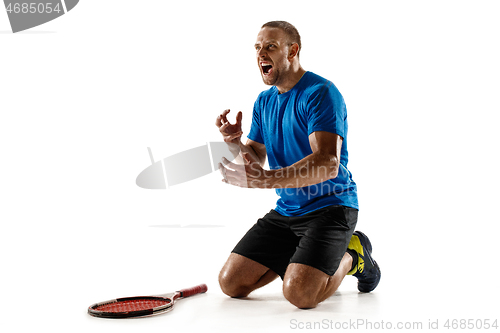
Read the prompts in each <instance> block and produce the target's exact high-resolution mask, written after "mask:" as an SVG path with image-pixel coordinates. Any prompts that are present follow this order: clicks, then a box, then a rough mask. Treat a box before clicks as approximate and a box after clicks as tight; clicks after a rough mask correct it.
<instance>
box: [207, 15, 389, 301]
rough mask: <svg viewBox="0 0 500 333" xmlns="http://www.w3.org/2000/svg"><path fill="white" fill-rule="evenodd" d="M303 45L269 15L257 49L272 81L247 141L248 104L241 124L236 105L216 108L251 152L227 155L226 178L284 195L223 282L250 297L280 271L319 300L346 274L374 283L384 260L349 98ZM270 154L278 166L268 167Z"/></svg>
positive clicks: (230, 138)
mask: <svg viewBox="0 0 500 333" xmlns="http://www.w3.org/2000/svg"><path fill="white" fill-rule="evenodd" d="M300 49H301V42H300V35H299V33H298V31H297V29H295V27H294V26H293V25H291V24H290V23H288V22H284V21H273V22H268V23H266V24H264V25H263V26H262V28H261V30H260V32H259V34H258V36H257V41H256V43H255V50H256V52H257V64H258V66H259V69H260V73H261V76H262V79H263V81H264V83H265V84H267V85H271V86H272V87H271V88H270V89H269V90H266V91H263V92H262V93H261V94H260V95H259V97H258V98H257V101H256V102H255V105H254V111H253V119H252V124H251V129H250V133H249V135H248V140H247V143H246V144H243V143H242V142H241V136H242V131H241V121H242V113H241V112H239V113H238V114H237V116H236V123H235V124H231V123H230V122H229V121H228V120H227V114H228V113H229V110H225V111H224V112H223V113H222V114H221V115H220V116H219V117H217V120H216V125H217V127H219V131H220V132H221V134H222V135H223V137H224V141H225V142H227V143H228V144H229V146H230V149H232V150H234V153H235V154H238V153H239V154H240V156H241V157H242V158H243V164H236V163H231V162H229V161H228V160H226V159H223V164H219V169H220V171H221V173H222V175H223V177H224V180H223V181H224V182H226V183H228V184H232V185H236V186H240V187H253V188H274V189H276V192H277V194H278V195H279V197H280V198H279V200H278V202H277V206H276V209H274V210H271V211H270V212H269V213H268V214H267V215H265V216H264V217H263V218H261V219H259V220H258V222H257V223H256V224H255V225H254V226H253V227H252V228H251V229H250V230H249V231H248V232H247V234H246V235H245V236H244V237H243V238H242V239H241V241H240V242H239V243H238V244H237V245H236V247H235V248H234V250H233V251H232V253H231V255H230V256H229V258H228V260H227V262H226V264H225V265H224V267H223V268H222V270H221V272H220V275H219V283H220V286H221V289H222V291H223V292H224V293H226V294H227V295H229V296H231V297H245V296H247V295H248V294H249V293H250V292H252V291H253V290H255V289H257V288H260V287H262V286H264V285H266V284H268V283H269V282H271V281H273V280H274V279H276V278H277V277H278V276H280V277H281V278H282V279H283V294H284V296H285V297H286V299H287V300H288V301H289V302H290V303H292V304H293V305H295V306H297V307H298V308H314V307H316V306H317V305H318V303H320V302H322V301H324V300H325V299H327V298H328V297H330V296H331V295H332V294H333V293H334V292H335V290H337V288H338V287H339V285H340V283H341V282H342V280H343V278H344V277H345V276H346V275H347V274H351V275H354V276H356V277H357V278H358V289H359V290H360V291H362V292H370V291H372V290H373V289H375V287H376V286H377V285H378V282H379V280H380V269H379V267H378V265H377V263H376V262H375V261H374V260H373V258H372V257H371V251H372V249H371V244H370V241H369V240H368V238H367V237H366V235H364V234H363V233H361V232H359V231H356V232H354V228H355V226H356V223H357V215H358V200H357V192H356V184H355V183H354V181H353V180H352V176H351V173H350V172H349V170H348V169H347V160H348V155H347V141H346V135H347V114H346V108H345V104H344V100H343V98H342V96H341V94H340V93H339V91H338V90H337V88H336V87H335V86H334V85H333V84H332V83H331V82H329V81H327V80H325V79H323V78H322V77H320V76H318V75H316V74H314V73H311V72H306V71H305V70H304V69H303V68H302V67H301V65H300V62H299V53H300ZM235 148H236V149H235ZM266 156H267V157H268V158H269V167H270V170H264V169H263V166H264V163H265V161H266ZM246 204H247V205H248V203H246Z"/></svg>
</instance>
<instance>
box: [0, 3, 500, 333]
mask: <svg viewBox="0 0 500 333" xmlns="http://www.w3.org/2000/svg"><path fill="white" fill-rule="evenodd" d="M498 7H499V6H498V3H497V2H496V1H356V2H354V1H349V2H348V1H301V2H294V1H286V2H285V1H265V2H255V1H246V2H236V1H232V2H229V1H228V2H219V1H211V2H208V1H182V2H181V1H177V2H175V3H174V2H171V1H154V0H146V1H125V0H121V1H118V0H108V1H90V0H83V1H81V2H80V3H79V4H78V5H77V6H76V7H75V8H74V9H73V10H72V11H70V12H69V13H68V14H66V15H64V16H62V17H60V18H58V19H56V20H54V21H52V22H49V23H46V24H44V25H42V26H39V27H35V28H33V29H31V30H28V31H25V32H21V33H17V34H12V33H11V31H10V25H9V21H8V18H7V14H6V13H5V11H3V10H0V112H1V115H0V144H1V154H0V161H1V162H0V170H1V172H0V194H1V201H0V205H1V209H0V221H1V228H2V229H1V243H0V247H1V258H2V260H1V262H2V273H1V284H0V286H1V287H0V288H1V289H0V297H1V302H0V304H1V320H0V327H2V331H6V330H5V329H4V327H5V328H7V327H8V331H9V332H26V331H28V330H30V331H38V330H43V331H51V332H65V331H72V332H89V331H93V332H105V331H118V330H121V331H123V332H136V331H143V330H146V329H154V330H157V331H160V332H161V331H165V330H169V329H172V328H173V327H176V328H177V330H178V331H202V330H204V331H217V332H221V331H228V332H235V331H251V332H255V331H273V332H282V331H283V332H287V331H294V329H293V327H292V324H291V323H292V321H293V320H297V321H300V322H308V321H309V322H311V321H322V320H325V319H326V320H333V321H335V322H341V321H346V320H349V319H352V320H357V319H367V318H371V319H372V320H373V321H378V322H380V321H382V320H384V321H385V322H387V321H391V322H394V323H396V322H398V321H411V322H413V321H421V322H423V323H424V326H423V327H424V328H426V327H427V325H428V321H429V320H436V319H439V324H440V325H442V324H444V322H445V321H446V319H487V318H489V319H495V318H497V319H498V311H497V310H498V305H493V304H494V303H493V301H494V300H496V299H498V296H499V292H498V288H497V284H498V282H497V280H498V276H499V268H498V258H497V257H498V256H497V253H498V252H497V246H496V245H497V243H498V231H499V228H498V223H499V222H500V219H499V217H498V210H497V209H496V208H497V206H498V199H499V196H498V192H497V188H498V186H499V177H498V174H497V170H498V165H499V162H498V157H497V156H496V155H497V152H498V148H497V144H498V142H499V140H498V138H497V135H496V133H495V130H496V128H497V126H498V117H497V113H498V112H499V111H500V102H499V101H498V92H499V89H500V83H499V77H500V65H499V61H498V59H500V48H499V44H498V32H499V31H500V21H499V20H498V9H499V8H498ZM270 20H287V21H289V22H291V23H292V24H294V25H295V26H296V27H297V28H298V30H299V32H300V33H301V36H302V43H303V49H302V51H301V62H302V65H303V67H304V68H305V69H306V70H310V71H313V72H315V73H317V74H319V75H321V76H323V77H326V78H328V79H330V80H331V81H333V82H334V83H335V85H336V86H337V87H338V88H339V90H340V91H341V93H342V94H343V96H344V98H345V100H346V103H347V109H348V115H349V130H350V132H349V139H348V140H349V153H350V156H349V157H350V161H349V169H350V170H351V171H352V173H353V175H354V179H355V181H356V182H357V183H358V190H359V200H360V207H361V210H360V215H359V222H358V229H359V230H361V231H363V232H365V233H366V234H367V235H368V236H369V237H370V239H371V240H372V243H373V246H374V257H375V259H376V260H377V261H378V262H379V264H380V266H381V268H382V273H383V278H382V281H381V284H380V286H379V287H378V288H377V289H376V291H375V292H373V293H372V294H358V293H357V290H356V282H355V279H354V278H352V277H347V278H346V280H345V283H344V284H343V285H342V286H341V288H340V290H339V292H337V294H336V295H335V296H333V297H332V298H330V299H329V300H327V301H326V302H325V303H323V304H321V305H320V306H319V307H318V308H316V309H314V310H308V311H303V310H298V309H295V308H294V307H293V306H292V305H290V304H289V303H288V302H287V301H286V300H285V299H284V298H283V297H282V295H281V284H280V282H279V281H275V282H273V283H272V284H271V285H269V286H267V287H265V288H263V289H262V290H260V291H258V292H256V293H255V294H253V295H252V297H250V298H249V299H247V300H233V299H229V298H227V297H225V296H223V294H222V292H221V291H220V289H219V287H218V284H217V274H218V271H219V269H220V268H221V267H222V265H223V263H224V261H225V259H226V257H227V255H228V254H229V252H230V250H231V249H232V247H233V246H234V245H235V243H236V242H237V241H238V240H239V238H240V237H241V236H242V234H243V233H244V232H245V231H246V230H247V229H248V228H249V227H250V226H251V225H252V224H253V223H254V222H255V220H256V219H257V218H258V217H260V216H262V215H263V214H265V213H266V212H267V211H268V210H269V209H271V208H273V207H274V204H275V201H276V196H275V194H274V192H272V191H262V190H244V189H239V188H232V187H229V186H226V185H224V184H222V183H221V182H220V176H219V175H218V174H217V173H214V174H212V175H210V176H206V177H203V178H200V179H197V180H194V181H192V182H189V183H185V184H182V185H178V186H176V187H172V188H170V189H168V190H145V189H141V188H139V187H137V186H136V185H135V178H136V176H137V175H138V174H139V173H140V172H141V171H142V170H143V169H144V168H146V167H147V166H148V165H149V164H150V163H151V162H150V158H149V155H148V152H147V147H151V148H152V151H153V155H154V157H155V159H157V160H158V159H160V158H164V157H167V156H169V155H172V154H175V153H178V152H181V151H184V150H186V149H190V148H193V147H197V146H200V145H203V144H205V143H206V142H207V141H218V140H220V137H219V133H218V131H217V128H216V127H215V126H214V122H215V118H216V117H217V115H218V114H219V113H220V112H222V111H223V110H224V109H226V108H231V109H232V110H233V113H232V114H231V115H232V117H230V118H231V119H234V115H235V113H236V111H239V110H241V111H243V113H244V116H243V122H244V131H245V133H248V129H249V126H250V119H251V111H252V106H253V102H254V100H255V98H256V97H257V95H258V93H259V92H260V91H262V90H264V89H267V87H266V86H264V85H263V83H262V81H261V78H260V76H259V73H258V69H257V66H256V61H255V57H254V49H253V44H254V42H255V37H256V35H257V33H258V31H259V29H260V26H261V25H262V24H263V23H265V22H267V21H270ZM190 224H197V225H201V226H204V225H205V226H206V227H204V228H203V227H198V228H188V226H189V225H190ZM173 225H180V227H172V226H173ZM203 282H204V283H207V284H208V287H209V292H208V293H207V294H205V295H200V296H197V297H193V298H192V299H186V300H181V301H180V302H179V303H178V304H177V305H176V310H175V311H174V312H173V313H170V314H167V315H164V316H158V317H155V318H149V319H140V320H125V321H113V320H103V319H96V318H92V317H90V316H88V315H87V314H86V308H87V307H88V306H89V305H90V304H91V303H94V302H97V301H102V300H106V299H110V298H115V297H120V296H131V295H141V294H146V295H147V294H158V293H163V292H168V291H173V290H175V289H179V288H183V287H189V286H191V285H195V284H198V283H203ZM495 307H496V308H495ZM495 316H496V317H495ZM296 330H298V329H295V331H296Z"/></svg>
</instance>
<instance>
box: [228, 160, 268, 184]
mask: <svg viewBox="0 0 500 333" xmlns="http://www.w3.org/2000/svg"><path fill="white" fill-rule="evenodd" d="M241 156H242V158H243V161H244V164H236V163H232V162H230V161H228V160H227V159H226V158H223V159H222V163H219V170H220V172H221V174H222V177H223V180H222V181H223V182H224V183H227V184H231V185H235V186H239V187H251V188H270V187H271V185H270V180H271V179H270V177H266V171H265V170H264V169H263V168H262V167H261V166H260V164H259V162H257V161H256V160H255V159H254V158H253V157H252V156H251V155H250V154H249V153H242V154H241Z"/></svg>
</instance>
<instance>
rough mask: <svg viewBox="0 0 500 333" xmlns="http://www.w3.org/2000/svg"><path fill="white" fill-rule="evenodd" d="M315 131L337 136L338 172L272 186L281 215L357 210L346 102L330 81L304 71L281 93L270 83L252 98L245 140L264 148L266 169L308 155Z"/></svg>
mask: <svg viewBox="0 0 500 333" xmlns="http://www.w3.org/2000/svg"><path fill="white" fill-rule="evenodd" d="M316 131H326V132H331V133H335V134H338V135H340V136H341V137H342V138H343V142H342V148H341V156H340V166H339V170H338V176H337V177H336V178H335V179H330V180H327V181H325V182H322V183H319V184H315V185H311V186H306V187H301V188H282V189H276V193H277V194H278V196H279V197H280V198H279V199H278V202H277V207H276V209H275V210H276V211H277V212H278V213H280V214H281V215H285V216H300V215H304V214H307V213H309V212H312V211H314V210H317V209H320V208H323V207H326V206H330V205H343V206H348V207H352V208H356V209H358V197H357V189H356V183H355V182H354V181H353V180H352V175H351V173H350V172H349V170H348V169H347V160H348V154H347V111H346V106H345V103H344V99H343V97H342V95H341V94H340V92H339V91H338V89H337V87H335V85H334V84H333V83H332V82H330V81H328V80H326V79H324V78H322V77H321V76H319V75H316V74H314V73H312V72H306V73H305V74H304V75H303V76H302V78H301V79H300V81H299V82H298V83H297V84H296V85H295V86H294V87H293V88H292V89H291V90H289V91H287V92H286V93H283V94H280V93H279V91H278V88H276V87H275V86H273V87H271V88H270V89H269V90H266V91H263V92H262V93H260V95H259V97H258V98H257V100H256V101H255V105H254V109H253V118H252V125H251V128H250V133H249V134H248V138H249V139H250V140H253V141H256V142H259V143H261V144H264V145H265V146H266V150H267V156H268V160H269V167H270V168H271V169H272V170H276V169H282V168H285V167H288V166H290V165H292V164H294V163H295V162H297V161H299V160H301V159H303V158H304V157H306V156H308V155H310V154H312V150H311V146H310V144H309V135H310V134H311V133H313V132H316ZM306 176H307V175H306Z"/></svg>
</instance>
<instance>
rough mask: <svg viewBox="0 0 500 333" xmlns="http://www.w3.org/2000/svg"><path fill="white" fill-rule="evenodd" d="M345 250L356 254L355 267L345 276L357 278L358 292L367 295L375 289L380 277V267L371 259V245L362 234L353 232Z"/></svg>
mask: <svg viewBox="0 0 500 333" xmlns="http://www.w3.org/2000/svg"><path fill="white" fill-rule="evenodd" d="M347 248H348V249H350V250H353V251H356V253H357V254H358V263H357V265H356V266H355V267H354V268H353V269H352V270H351V271H350V272H349V273H347V275H354V276H355V277H357V278H358V290H359V291H361V292H363V293H369V292H370V291H372V290H374V289H375V288H376V287H377V285H378V283H379V282H380V275H381V274H380V267H378V264H377V262H376V261H375V260H373V258H372V244H371V243H370V240H369V239H368V237H366V235H365V234H364V233H362V232H361V231H355V232H354V234H353V235H352V237H351V241H350V242H349V245H348V246H347Z"/></svg>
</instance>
